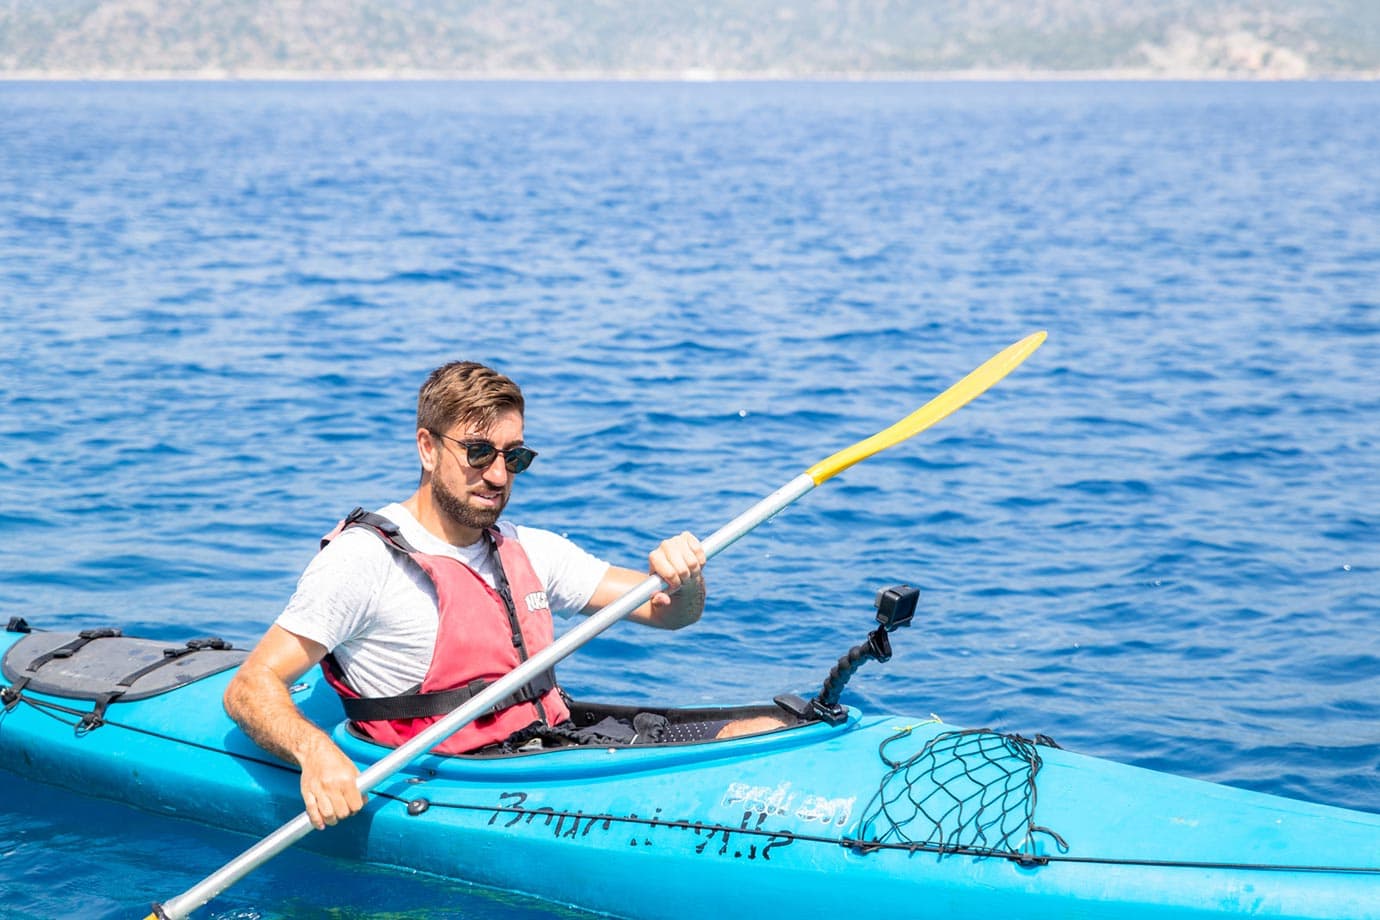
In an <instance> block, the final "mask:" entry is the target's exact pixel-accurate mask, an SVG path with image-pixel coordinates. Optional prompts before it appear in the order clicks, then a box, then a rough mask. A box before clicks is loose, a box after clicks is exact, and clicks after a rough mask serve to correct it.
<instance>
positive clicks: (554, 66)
mask: <svg viewBox="0 0 1380 920" xmlns="http://www.w3.org/2000/svg"><path fill="white" fill-rule="evenodd" d="M1089 72H1091V73H1121V74H1127V75H1142V76H1241V77H1248V76H1259V77H1319V76H1330V75H1347V74H1367V75H1375V74H1380V2H1377V0H1153V2H1146V0H967V2H961V3H960V2H954V0H697V2H685V3H666V2H663V0H581V2H578V3H572V2H566V0H0V73H10V74H21V73H23V74H74V75H94V76H102V75H139V74H174V75H176V74H185V75H217V74H230V75H233V74H246V75H249V74H258V73H281V74H304V75H306V74H341V75H345V74H361V73H363V74H371V73H377V74H457V75H476V76H481V75H488V76H506V75H525V76H548V75H549V76H560V75H613V76H663V77H665V76H670V77H678V76H685V75H704V74H720V75H725V76H728V75H764V76H812V75H837V74H878V75H885V74H899V73H961V74H982V73H1005V74H1015V75H1019V74H1045V73H1089Z"/></svg>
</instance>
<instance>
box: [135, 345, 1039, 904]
mask: <svg viewBox="0 0 1380 920" xmlns="http://www.w3.org/2000/svg"><path fill="white" fill-rule="evenodd" d="M1044 341H1045V333H1043V332H1036V333H1034V334H1032V335H1029V336H1026V337H1025V338H1024V339H1021V340H1020V341H1019V342H1016V343H1015V344H1013V345H1009V346H1007V347H1006V348H1004V349H1002V350H1001V351H1000V352H998V353H997V354H995V355H993V356H992V357H991V358H988V359H987V360H986V361H985V362H983V363H982V364H981V365H980V366H979V367H977V368H976V369H975V370H974V371H973V372H972V373H970V374H968V376H966V377H964V378H963V379H962V380H960V381H958V383H955V384H954V385H953V386H951V387H949V388H948V389H947V390H945V391H944V392H943V393H940V394H939V395H938V396H936V397H935V398H934V399H932V400H930V401H929V402H927V403H925V405H923V406H921V407H920V408H919V409H917V410H915V411H914V412H912V413H911V414H910V415H908V416H906V417H905V418H903V419H901V420H900V421H899V422H897V423H896V424H894V425H892V426H891V427H889V428H886V429H883V430H882V431H879V432H877V433H876V434H874V435H872V437H870V438H866V439H864V440H862V441H859V442H858V443H856V444H854V445H853V446H851V447H847V448H844V449H843V450H841V451H839V452H838V453H836V454H833V455H832V456H829V457H826V458H825V459H823V460H821V461H820V462H818V463H816V464H815V465H814V466H812V467H810V468H809V469H807V470H806V471H805V472H803V473H801V474H800V475H799V476H797V477H795V478H794V479H792V480H791V481H790V482H788V483H786V485H784V486H782V487H781V488H780V489H777V490H776V491H775V492H773V493H772V494H771V495H768V496H767V497H766V498H764V499H762V500H761V501H759V502H758V503H757V504H756V505H754V506H753V507H751V508H749V509H748V510H747V511H745V512H743V513H742V514H740V515H738V517H736V518H734V519H733V520H732V521H730V522H729V523H727V524H725V525H724V526H723V527H721V528H719V530H717V531H716V532H715V533H714V534H713V535H711V536H710V537H709V538H708V539H707V540H705V541H704V542H703V546H704V552H705V556H706V557H707V558H708V557H713V556H716V555H718V554H719V553H720V552H722V551H723V550H725V549H727V548H728V547H729V546H731V545H732V544H733V543H735V542H736V541H737V540H738V539H739V538H740V537H742V536H743V535H744V534H746V533H748V531H750V530H752V529H753V528H755V527H756V526H757V525H759V524H761V523H763V522H765V521H768V520H770V519H771V518H772V517H774V516H775V515H776V514H777V513H778V512H780V511H782V510H783V509H785V508H786V507H787V506H788V505H790V504H792V503H794V502H795V501H796V500H797V499H799V498H801V497H802V496H804V495H805V493H807V492H809V491H811V490H812V489H814V487H815V486H818V485H821V484H823V483H824V482H826V481H827V480H829V479H832V478H833V477H834V476H837V475H838V474H839V473H841V472H843V471H844V470H846V469H848V468H849V467H850V466H853V465H854V464H856V463H860V462H862V461H863V460H866V459H867V458H868V457H871V456H872V455H873V454H876V453H879V452H881V451H883V450H886V449H887V448H888V447H893V446H895V445H897V444H899V443H901V442H902V441H904V440H906V439H907V438H911V437H914V436H915V435H917V434H919V433H920V432H922V431H924V430H925V429H926V428H929V427H930V426H931V425H933V424H935V423H936V422H939V421H941V420H942V419H944V418H946V417H948V416H949V415H950V414H951V413H953V412H954V411H956V410H958V409H961V408H962V407H963V406H965V405H967V404H968V403H969V402H971V401H972V400H974V399H976V398H977V397H978V396H980V395H982V394H983V393H984V392H986V391H987V389H988V388H989V387H991V386H992V385H993V384H995V383H996V382H997V381H999V380H1001V379H1002V378H1003V377H1005V376H1006V375H1007V374H1009V373H1011V371H1013V370H1015V369H1016V367H1017V366H1018V365H1020V363H1021V362H1022V361H1024V360H1025V359H1026V358H1028V357H1030V355H1031V354H1032V353H1033V352H1034V351H1035V349H1037V348H1039V347H1040V346H1041V345H1042V344H1043V343H1044ZM665 588H666V585H665V583H664V582H662V580H661V579H660V578H657V577H656V576H655V575H649V576H647V578H646V580H645V581H643V582H641V583H640V584H638V585H637V587H635V588H633V589H632V590H631V591H629V592H628V593H627V594H625V595H623V596H622V597H621V598H619V599H618V600H616V601H614V602H613V603H612V604H610V605H608V606H607V607H605V608H604V609H602V610H600V611H599V612H598V613H596V614H594V615H593V616H591V617H589V618H588V619H586V620H585V621H584V622H582V623H580V624H578V625H577V626H575V627H574V628H573V629H571V630H569V631H568V632H566V633H565V634H564V635H563V636H561V637H560V638H559V639H557V640H556V641H555V642H553V643H552V644H551V645H549V646H547V647H546V648H545V649H543V650H542V651H541V652H539V653H537V654H536V655H533V656H532V657H531V658H529V659H527V660H526V661H525V662H523V663H522V664H521V665H519V666H518V667H516V668H514V669H513V670H512V671H510V672H508V673H507V674H506V675H504V676H503V677H502V678H500V679H499V680H496V681H494V682H493V683H492V684H490V685H489V686H487V687H485V688H484V690H483V691H482V692H481V693H478V694H476V695H475V696H474V697H471V698H470V699H469V700H467V701H466V702H465V703H464V704H463V705H461V706H459V707H458V708H456V709H455V710H454V711H453V712H451V713H450V714H449V715H447V716H446V717H445V718H443V719H440V720H438V721H436V722H435V723H433V724H432V725H431V726H430V727H428V728H427V729H426V730H425V731H423V732H422V733H420V734H418V735H417V736H415V737H413V738H411V739H409V740H408V741H407V742H406V743H405V744H402V745H400V746H399V747H397V748H395V749H394V750H393V751H392V752H390V753H389V754H387V755H386V756H384V757H383V758H381V759H380V760H378V761H377V762H376V763H374V764H373V766H371V767H369V768H368V769H366V770H364V771H363V772H361V773H360V775H359V789H360V791H361V792H368V791H370V790H371V789H373V788H374V787H375V786H377V785H378V784H379V783H381V782H383V781H384V780H385V779H387V778H388V777H390V776H392V775H393V774H394V773H396V772H397V771H399V770H401V769H402V768H403V767H405V766H406V765H407V764H408V763H410V762H411V761H412V760H413V759H414V758H416V757H418V756H419V755H421V754H422V753H424V752H426V751H428V750H430V749H431V748H433V747H435V746H436V745H437V744H440V743H441V742H442V741H444V740H445V739H446V738H448V737H449V736H450V735H452V734H454V733H455V732H457V731H459V730H460V729H461V728H464V727H465V726H466V725H468V724H469V723H470V722H471V721H473V720H474V719H476V718H478V717H479V716H481V715H483V714H484V713H485V712H486V711H488V710H489V709H490V708H491V707H492V706H494V705H495V704H496V703H498V702H499V701H500V700H502V699H503V698H504V697H505V696H508V695H509V694H510V693H513V692H514V691H516V690H517V689H519V688H520V687H522V686H523V685H524V684H526V683H527V682H528V681H530V680H532V678H534V677H536V676H537V675H538V674H540V673H541V672H542V671H545V670H546V669H547V668H550V667H552V666H553V665H554V664H556V662H558V661H560V660H561V659H562V658H565V657H567V656H568V655H570V654H571V653H572V652H574V651H575V650H576V649H578V648H579V647H580V646H582V645H584V644H585V643H586V642H588V641H589V640H590V639H593V638H594V637H595V636H597V635H599V634H600V633H601V632H603V631H604V630H606V629H608V628H609V627H610V626H612V625H613V624H614V623H616V622H618V621H619V620H621V619H623V617H625V616H627V615H628V614H630V613H632V612H633V611H634V610H636V609H637V608H638V607H641V606H642V605H643V604H644V603H646V602H647V600H648V599H649V598H651V596H652V595H653V594H655V593H656V592H658V591H661V590H664V589H665ZM311 829H312V825H311V819H310V818H308V817H307V814H306V812H302V813H301V814H299V815H298V816H297V817H296V818H293V819H292V820H291V821H289V822H287V823H286V824H284V825H283V826H282V827H280V828H278V829H277V830H276V831H274V832H273V833H271V834H269V835H268V836H266V837H264V838H263V839H262V840H260V841H259V842H258V843H256V844H255V845H254V846H252V847H250V848H249V849H247V850H245V851H244V852H243V853H241V854H240V855H239V856H237V857H235V858H234V859H233V860H231V861H230V862H228V863H226V864H225V865H224V866H222V867H221V868H220V869H218V870H217V871H216V872H214V873H212V874H211V875H208V876H207V877H206V878H205V879H203V880H202V881H201V882H199V883H198V884H196V885H194V886H193V887H191V888H189V889H187V890H186V891H185V892H183V893H182V894H180V895H177V896H176V897H173V898H170V899H169V900H167V901H165V902H164V903H162V904H157V905H154V908H153V913H151V914H149V915H148V917H147V918H145V920H182V918H184V917H188V916H190V915H191V912H192V911H194V910H196V909H197V908H198V907H200V906H202V905H203V904H205V903H206V902H207V901H209V900H211V899H212V898H214V897H215V896H216V895H218V894H220V893H221V892H222V891H224V890H225V889H227V888H229V887H230V886H231V885H233V884H234V883H235V882H237V881H239V880H240V879H242V878H244V877H245V876H246V875H248V874H249V873H250V872H252V871H253V870H254V869H256V868H257V867H258V866H260V865H262V864H263V863H265V862H267V861H268V860H269V859H272V858H273V857H274V856H276V855H277V854H278V853H280V852H282V851H283V850H285V849H287V848H288V847H290V846H291V845H292V844H294V843H296V842H297V841H298V840H300V839H302V838H303V837H305V836H306V835H307V834H308V833H309V832H310V831H311Z"/></svg>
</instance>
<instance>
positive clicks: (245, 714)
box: [224, 667, 331, 766]
mask: <svg viewBox="0 0 1380 920" xmlns="http://www.w3.org/2000/svg"><path fill="white" fill-rule="evenodd" d="M224 705H225V711H226V713H228V714H229V716H230V718H232V719H234V720H235V723H236V724H238V725H239V727H240V728H241V729H242V730H243V731H244V733H245V734H246V735H248V736H249V737H250V738H251V739H252V740H253V741H254V743H255V744H257V745H258V746H259V747H261V748H263V749H264V750H265V751H268V752H269V753H270V754H272V755H274V756H275V757H278V758H279V759H281V760H284V761H286V762H288V763H290V764H295V765H297V766H301V765H302V760H303V758H304V756H305V752H306V751H308V750H310V749H311V748H312V747H314V746H316V745H319V744H320V743H321V742H323V741H324V742H326V743H331V742H330V738H329V737H328V736H327V735H326V733H325V732H323V731H322V730H321V729H320V728H318V727H317V726H316V725H314V724H312V723H311V722H310V721H309V720H308V719H307V718H306V717H304V716H303V715H302V713H301V712H300V711H299V710H298V709H297V705H296V704H295V703H293V701H292V696H291V694H289V693H288V690H287V687H285V686H284V685H283V682H282V681H281V680H279V679H278V677H277V676H276V675H275V674H273V672H272V671H270V670H268V669H266V668H252V667H251V668H250V669H249V670H246V669H244V668H243V667H242V668H241V669H240V670H239V671H238V672H236V674H235V678H234V679H233V680H232V681H231V682H230V686H228V687H226V689H225V698H224Z"/></svg>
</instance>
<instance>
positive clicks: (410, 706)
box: [340, 668, 556, 722]
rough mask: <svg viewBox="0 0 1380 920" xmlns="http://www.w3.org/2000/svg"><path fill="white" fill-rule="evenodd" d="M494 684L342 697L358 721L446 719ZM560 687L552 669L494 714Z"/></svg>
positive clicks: (474, 682)
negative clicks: (444, 717)
mask: <svg viewBox="0 0 1380 920" xmlns="http://www.w3.org/2000/svg"><path fill="white" fill-rule="evenodd" d="M491 683H492V681H488V680H484V679H483V678H482V677H481V678H478V679H476V680H472V681H470V682H469V683H468V684H466V685H465V686H463V687H457V688H455V689H454V690H439V691H436V692H435V693H404V694H401V695H399V696H374V697H363V698H356V699H345V698H343V697H342V698H341V700H340V702H341V703H342V704H344V706H345V716H346V718H348V719H350V720H351V721H354V722H379V721H385V720H388V719H422V718H428V717H432V716H443V715H446V714H447V713H449V712H452V711H454V710H455V708H456V707H458V706H460V705H461V704H462V703H466V702H468V701H469V700H470V699H472V698H473V697H475V696H478V695H479V693H480V691H482V690H483V689H484V688H485V687H487V686H489V684H491ZM555 687H556V672H555V671H553V670H551V669H550V668H548V669H547V670H545V671H543V672H542V673H540V674H538V675H537V676H536V677H534V678H532V680H531V681H530V682H529V683H528V684H526V685H525V686H523V687H522V688H521V689H520V690H517V691H516V692H514V693H511V694H509V695H508V696H505V697H504V698H503V699H501V700H499V701H498V703H497V704H495V705H494V707H493V708H492V709H490V710H489V711H490V712H498V711H499V710H502V709H507V708H508V707H510V706H516V705H517V704H518V703H532V702H536V701H537V700H539V699H541V697H542V695H543V694H545V693H546V692H547V691H549V690H553V689H555Z"/></svg>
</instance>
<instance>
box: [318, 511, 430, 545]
mask: <svg viewBox="0 0 1380 920" xmlns="http://www.w3.org/2000/svg"><path fill="white" fill-rule="evenodd" d="M351 527H364V528H366V529H368V530H369V531H370V532H372V533H373V534H375V535H376V536H378V538H379V539H380V540H382V541H383V542H384V543H387V544H388V545H389V546H391V547H393V548H394V549H397V550H399V551H400V552H403V553H406V554H408V555H409V556H410V555H412V554H414V553H416V552H417V548H416V547H415V546H413V545H412V544H411V543H409V542H408V541H407V538H406V537H404V536H403V535H402V531H401V530H399V529H398V525H397V524H394V523H393V522H392V521H390V520H389V519H388V518H386V517H384V516H383V515H381V514H375V513H374V512H372V511H365V510H364V509H363V508H356V509H355V510H353V511H351V512H350V513H349V514H347V515H345V519H344V520H342V521H341V522H340V523H339V524H336V525H335V529H334V530H332V531H331V532H330V533H328V534H326V535H325V536H324V537H322V538H321V548H322V549H325V548H326V544H327V543H330V542H331V541H332V540H334V539H335V538H336V537H338V536H340V535H341V534H342V533H344V532H345V531H346V530H348V529H349V528H351Z"/></svg>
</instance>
